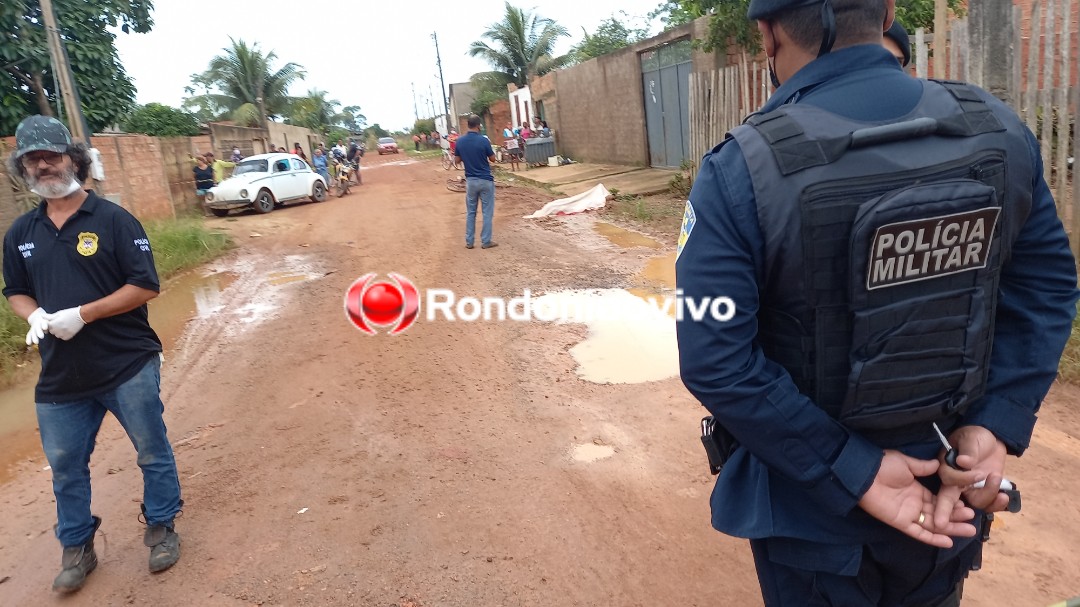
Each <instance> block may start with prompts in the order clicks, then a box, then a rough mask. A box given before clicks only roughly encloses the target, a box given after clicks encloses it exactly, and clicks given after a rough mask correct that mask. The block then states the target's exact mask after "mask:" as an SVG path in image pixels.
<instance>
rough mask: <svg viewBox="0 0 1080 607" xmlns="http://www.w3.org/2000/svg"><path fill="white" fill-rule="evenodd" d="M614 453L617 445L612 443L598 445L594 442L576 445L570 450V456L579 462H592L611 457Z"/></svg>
mask: <svg viewBox="0 0 1080 607" xmlns="http://www.w3.org/2000/svg"><path fill="white" fill-rule="evenodd" d="M612 455H615V447H612V446H610V445H597V444H594V443H585V444H583V445H574V447H573V449H571V450H570V457H572V458H574V461H578V462H587V463H591V462H595V461H599V460H602V459H606V458H609V457H611V456H612Z"/></svg>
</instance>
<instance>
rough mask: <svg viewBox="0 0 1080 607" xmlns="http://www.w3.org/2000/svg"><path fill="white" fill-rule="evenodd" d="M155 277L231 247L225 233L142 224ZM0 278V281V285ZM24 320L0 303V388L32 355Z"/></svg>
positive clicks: (190, 223) (193, 225)
mask: <svg viewBox="0 0 1080 607" xmlns="http://www.w3.org/2000/svg"><path fill="white" fill-rule="evenodd" d="M144 227H145V228H146V235H147V238H149V239H150V247H151V249H153V251H154V263H155V265H156V267H157V271H158V277H159V278H160V279H161V280H163V281H164V280H166V279H168V278H169V277H171V276H175V275H176V274H178V273H179V272H182V271H184V270H187V269H190V268H193V267H196V266H198V265H200V264H202V263H205V262H207V261H209V260H211V259H214V258H215V257H218V256H219V255H221V254H222V252H224V251H226V250H228V249H230V248H232V246H233V242H232V239H231V238H229V236H228V235H226V234H223V233H221V232H211V231H210V230H207V229H206V228H205V227H204V226H203V224H202V221H201V220H199V219H195V218H184V219H178V220H174V221H159V222H148V223H146V224H144ZM2 285H3V280H0V286H2ZM26 331H27V325H26V321H25V320H23V319H21V318H19V317H18V316H16V315H15V312H14V311H12V309H11V306H10V305H8V303H7V299H4V305H0V387H2V386H7V385H10V383H11V380H12V379H13V377H14V373H15V370H16V368H17V367H18V365H19V364H21V363H22V362H24V361H25V360H26V359H27V358H28V357H29V356H31V354H29V353H28V352H27V349H26Z"/></svg>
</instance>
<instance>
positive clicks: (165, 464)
mask: <svg viewBox="0 0 1080 607" xmlns="http://www.w3.org/2000/svg"><path fill="white" fill-rule="evenodd" d="M160 390H161V360H160V359H159V358H158V357H157V356H154V357H153V358H152V359H151V360H150V361H149V362H147V363H146V365H145V366H144V367H143V368H142V369H141V370H140V371H139V372H138V374H136V375H135V377H132V378H131V379H129V380H128V381H126V382H124V383H123V384H120V385H119V386H117V387H116V388H115V389H114V390H111V391H109V392H106V393H104V394H100V395H98V396H94V397H91V398H86V399H83V400H77V401H71V402H66V403H37V418H38V426H39V427H40V429H41V445H42V447H43V448H44V450H45V457H46V458H48V460H49V465H50V466H52V478H53V493H54V494H55V495H56V517H57V526H56V538H57V539H58V540H60V543H61V544H62V545H63V546H65V547H68V546H79V545H82V544H84V543H86V542H87V541H88V540H89V539H90V536H91V535H92V534H93V531H94V520H93V518H92V517H91V514H90V454H91V453H93V452H94V442H95V439H96V438H97V434H98V430H99V429H100V428H101V421H102V420H103V419H104V418H105V412H106V411H108V412H111V413H112V414H113V415H114V416H116V419H117V420H118V421H119V422H120V424H121V425H122V426H123V427H124V430H125V431H126V432H127V435H128V438H130V439H131V442H132V444H134V445H135V450H136V451H137V452H138V454H139V456H138V460H137V462H138V464H139V467H140V468H142V473H143V503H144V505H145V506H146V522H147V524H148V525H168V526H171V525H172V520H173V517H175V516H176V513H177V512H179V511H180V505H181V501H180V478H179V477H178V475H177V472H176V460H175V459H174V458H173V451H172V445H170V444H169V439H168V437H167V436H166V431H165V422H164V420H163V419H162V418H161V414H162V412H163V411H164V410H165V406H164V405H163V404H162V402H161V396H160Z"/></svg>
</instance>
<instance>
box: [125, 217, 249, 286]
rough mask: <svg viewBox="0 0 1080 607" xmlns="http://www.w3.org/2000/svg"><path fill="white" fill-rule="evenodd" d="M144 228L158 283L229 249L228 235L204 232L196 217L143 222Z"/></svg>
mask: <svg viewBox="0 0 1080 607" xmlns="http://www.w3.org/2000/svg"><path fill="white" fill-rule="evenodd" d="M144 227H145V229H146V238H147V239H148V240H149V241H150V248H151V249H152V250H153V252H154V265H155V266H156V267H157V271H158V276H159V277H161V280H165V279H167V278H169V277H171V276H175V275H176V274H178V273H180V272H182V271H184V270H187V269H188V268H193V267H195V266H197V265H199V264H201V263H204V262H206V261H209V260H211V259H214V258H215V257H218V256H219V255H221V253H222V252H224V251H226V250H228V249H230V248H232V247H233V241H232V239H230V238H229V236H228V234H225V233H223V232H211V231H210V230H207V229H206V227H205V225H204V224H203V222H202V220H201V219H198V218H196V219H180V220H166V221H154V222H147V223H146V224H144Z"/></svg>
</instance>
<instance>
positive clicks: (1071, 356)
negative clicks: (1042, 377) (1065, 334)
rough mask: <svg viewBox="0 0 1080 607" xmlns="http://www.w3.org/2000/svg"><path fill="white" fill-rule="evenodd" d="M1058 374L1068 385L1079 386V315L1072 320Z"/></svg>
mask: <svg viewBox="0 0 1080 607" xmlns="http://www.w3.org/2000/svg"><path fill="white" fill-rule="evenodd" d="M1078 312H1080V310H1078ZM1058 374H1059V375H1060V376H1061V379H1063V380H1065V381H1067V382H1069V383H1070V384H1080V314H1077V316H1076V317H1075V318H1074V319H1073V325H1072V333H1071V334H1070V335H1069V341H1068V342H1066V343H1065V351H1064V352H1063V353H1062V354H1061V361H1060V362H1059V363H1058Z"/></svg>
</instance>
